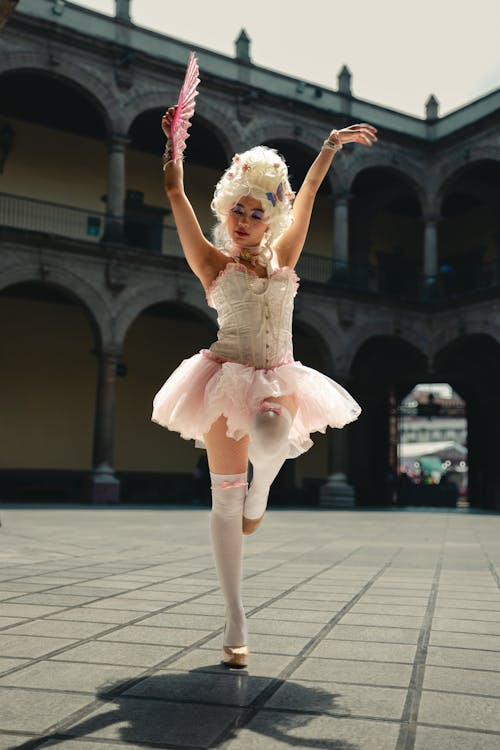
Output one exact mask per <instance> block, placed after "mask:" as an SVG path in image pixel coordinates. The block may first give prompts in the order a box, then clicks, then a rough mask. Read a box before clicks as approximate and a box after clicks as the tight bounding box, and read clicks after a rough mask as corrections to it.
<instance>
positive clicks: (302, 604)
mask: <svg viewBox="0 0 500 750" xmlns="http://www.w3.org/2000/svg"><path fill="white" fill-rule="evenodd" d="M339 601H340V602H341V604H340V606H338V602H332V601H329V602H325V601H311V600H309V599H308V600H305V599H290V598H289V597H288V596H284V597H283V599H278V600H277V601H275V602H273V607H275V608H276V609H303V610H307V611H309V610H310V611H311V612H332V613H334V612H338V611H339V609H342V605H343V604H346V603H347V601H348V599H341V598H340V597H339Z"/></svg>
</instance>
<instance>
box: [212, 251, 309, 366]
mask: <svg viewBox="0 0 500 750" xmlns="http://www.w3.org/2000/svg"><path fill="white" fill-rule="evenodd" d="M297 287H298V277H297V275H296V273H295V271H293V270H292V269H291V268H279V269H277V270H275V271H272V272H270V275H269V278H264V279H261V278H259V277H258V276H256V275H255V274H253V273H252V272H251V271H249V270H248V269H247V268H245V266H243V265H240V264H237V263H228V264H227V266H226V268H225V269H224V270H223V271H222V272H221V273H220V274H219V276H218V277H217V278H216V279H215V281H214V282H213V283H212V285H211V287H210V289H209V291H208V293H207V301H208V304H209V305H210V307H214V308H215V309H216V310H217V314H218V318H217V322H218V324H219V331H218V333H217V341H216V342H215V343H214V344H212V346H211V347H210V351H211V352H212V354H213V355H215V356H216V357H220V358H221V359H223V360H231V361H232V362H239V363H240V364H244V365H251V366H252V367H256V368H270V367H276V366H277V365H281V364H284V363H285V362H291V361H293V347H292V314H293V298H294V297H295V294H296V293H297Z"/></svg>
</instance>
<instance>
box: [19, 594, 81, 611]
mask: <svg viewBox="0 0 500 750" xmlns="http://www.w3.org/2000/svg"><path fill="white" fill-rule="evenodd" d="M93 598H94V597H92V596H69V595H66V596H62V595H60V594H58V593H49V594H28V595H25V596H20V597H18V598H17V599H11V600H10V603H11V604H41V605H49V606H51V607H61V608H62V607H74V606H75V605H76V606H78V605H79V604H85V603H86V602H90V601H92V599H93Z"/></svg>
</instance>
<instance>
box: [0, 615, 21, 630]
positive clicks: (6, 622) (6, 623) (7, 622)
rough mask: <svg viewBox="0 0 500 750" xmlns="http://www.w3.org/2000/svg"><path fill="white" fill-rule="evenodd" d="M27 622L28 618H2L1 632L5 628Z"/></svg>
mask: <svg viewBox="0 0 500 750" xmlns="http://www.w3.org/2000/svg"><path fill="white" fill-rule="evenodd" d="M23 622H26V617H0V630H3V629H4V628H9V630H10V628H11V627H12V625H20V624H21V623H23Z"/></svg>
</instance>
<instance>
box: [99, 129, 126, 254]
mask: <svg viewBox="0 0 500 750" xmlns="http://www.w3.org/2000/svg"><path fill="white" fill-rule="evenodd" d="M128 143H129V139H128V138H127V137H126V136H124V135H119V134H118V133H113V135H112V136H111V138H110V140H109V143H108V152H109V161H108V192H107V199H106V203H107V207H106V226H105V230H104V237H103V239H105V240H107V241H110V242H123V239H124V235H123V224H124V213H125V151H126V147H127V144H128Z"/></svg>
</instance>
